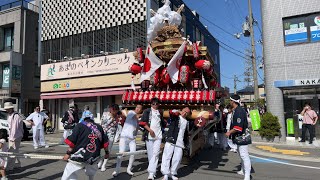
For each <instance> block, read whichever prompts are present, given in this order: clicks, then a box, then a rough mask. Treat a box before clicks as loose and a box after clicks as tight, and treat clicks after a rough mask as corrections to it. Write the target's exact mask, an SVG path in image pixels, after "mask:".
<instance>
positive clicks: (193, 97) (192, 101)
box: [189, 90, 196, 103]
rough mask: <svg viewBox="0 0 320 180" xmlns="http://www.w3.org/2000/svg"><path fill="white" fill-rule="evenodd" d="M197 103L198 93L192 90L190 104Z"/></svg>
mask: <svg viewBox="0 0 320 180" xmlns="http://www.w3.org/2000/svg"><path fill="white" fill-rule="evenodd" d="M195 102H196V92H195V91H194V90H191V91H190V94H189V103H195Z"/></svg>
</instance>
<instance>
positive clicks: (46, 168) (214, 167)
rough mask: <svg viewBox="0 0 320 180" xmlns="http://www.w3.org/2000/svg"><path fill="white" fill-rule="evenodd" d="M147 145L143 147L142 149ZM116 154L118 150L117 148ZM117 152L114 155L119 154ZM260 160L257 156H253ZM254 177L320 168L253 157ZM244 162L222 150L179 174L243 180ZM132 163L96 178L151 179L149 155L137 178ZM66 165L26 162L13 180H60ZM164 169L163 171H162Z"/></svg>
mask: <svg viewBox="0 0 320 180" xmlns="http://www.w3.org/2000/svg"><path fill="white" fill-rule="evenodd" d="M142 147H143V145H141V148H142ZM114 149H115V151H116V150H117V149H118V147H117V145H115V146H114ZM65 151H66V146H61V145H54V146H53V147H50V148H49V149H39V150H37V151H35V150H33V148H32V145H31V142H23V144H22V152H24V153H35V152H36V153H38V154H45V155H63V154H64V152H65ZM115 151H114V152H115ZM253 156H256V155H253ZM251 161H252V166H253V171H254V172H253V173H252V179H257V180H259V179H261V180H270V179H277V180H278V179H283V180H289V179H290V180H299V179H301V180H302V179H303V180H305V179H314V180H317V179H319V175H320V164H317V163H308V162H299V161H288V160H281V159H273V158H268V157H261V156H258V157H251ZM239 163H240V159H239V156H238V154H235V153H233V152H223V151H221V150H219V149H211V150H208V149H206V150H203V151H201V152H200V153H199V154H198V155H197V156H196V157H195V158H194V159H192V161H191V162H190V163H189V164H188V165H181V167H180V169H179V171H178V177H180V179H188V180H189V179H190V180H207V179H208V180H209V179H210V180H229V179H230V180H234V179H242V177H241V176H239V175H237V174H236V171H237V170H238V168H239ZM127 164H128V159H127V158H125V159H124V162H123V164H122V173H121V174H119V176H118V177H117V178H113V177H112V175H111V174H112V172H113V171H114V169H115V159H114V158H112V159H111V160H110V161H109V162H108V164H107V171H106V172H100V171H99V172H98V173H97V175H96V176H95V179H97V180H100V179H101V180H105V179H121V180H125V179H137V180H138V179H139V180H140V179H147V176H148V174H147V171H146V169H147V166H148V161H147V157H146V155H139V156H137V157H136V161H135V162H134V169H133V172H134V173H135V174H134V176H133V177H130V176H128V175H127V174H126V173H125V170H126V166H127ZM65 165H66V162H64V161H59V160H35V159H23V160H22V168H20V169H18V170H16V171H14V172H12V173H11V174H9V179H23V180H29V179H39V180H53V179H60V178H61V176H62V174H63V170H64V167H65ZM158 169H160V167H159V168H158ZM161 177H162V176H161V173H160V170H158V173H157V179H161ZM84 179H87V178H86V176H85V174H84V173H83V172H81V173H79V180H84Z"/></svg>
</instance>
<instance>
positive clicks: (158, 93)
mask: <svg viewBox="0 0 320 180" xmlns="http://www.w3.org/2000/svg"><path fill="white" fill-rule="evenodd" d="M154 97H156V98H158V99H160V91H156V93H155V95H154Z"/></svg>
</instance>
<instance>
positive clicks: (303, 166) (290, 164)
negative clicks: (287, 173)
mask: <svg viewBox="0 0 320 180" xmlns="http://www.w3.org/2000/svg"><path fill="white" fill-rule="evenodd" d="M250 157H253V158H257V159H261V160H265V161H270V162H274V163H277V164H284V165H288V166H295V167H301V168H308V169H319V170H320V167H313V166H305V165H300V164H293V163H286V162H282V161H276V160H272V159H268V158H263V157H258V156H253V155H250Z"/></svg>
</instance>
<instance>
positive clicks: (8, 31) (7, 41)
mask: <svg viewBox="0 0 320 180" xmlns="http://www.w3.org/2000/svg"><path fill="white" fill-rule="evenodd" d="M13 40H14V28H13V27H5V28H0V51H11V50H12V49H13Z"/></svg>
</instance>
